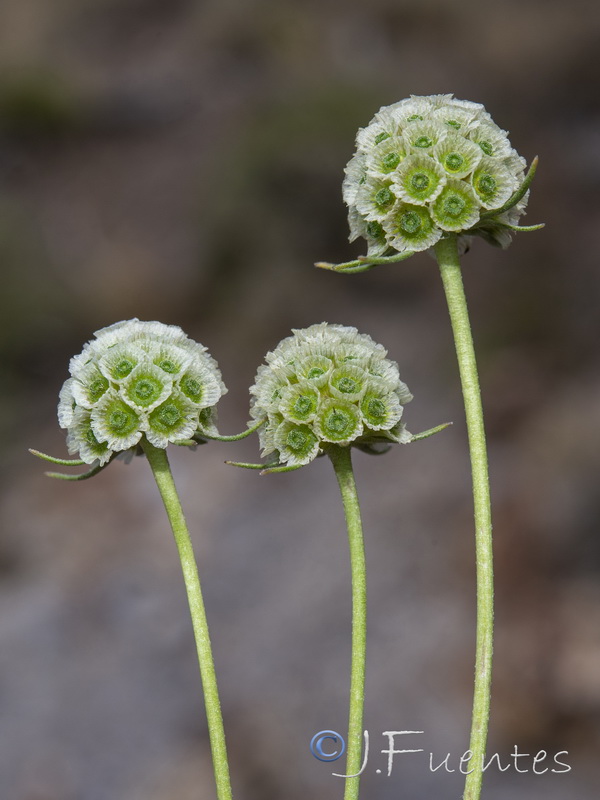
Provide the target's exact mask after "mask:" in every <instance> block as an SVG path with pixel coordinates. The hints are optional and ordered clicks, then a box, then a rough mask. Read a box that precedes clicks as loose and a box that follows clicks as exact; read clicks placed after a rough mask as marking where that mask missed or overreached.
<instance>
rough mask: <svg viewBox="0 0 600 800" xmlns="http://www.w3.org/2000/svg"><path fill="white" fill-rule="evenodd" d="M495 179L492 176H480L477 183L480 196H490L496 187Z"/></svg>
mask: <svg viewBox="0 0 600 800" xmlns="http://www.w3.org/2000/svg"><path fill="white" fill-rule="evenodd" d="M497 185H498V184H497V182H496V179H495V178H494V176H493V175H482V176H481V178H480V179H479V181H478V182H477V188H478V189H479V192H480V193H481V194H485V195H492V194H494V192H495V191H496V187H497Z"/></svg>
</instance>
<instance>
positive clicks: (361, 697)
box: [328, 446, 367, 800]
mask: <svg viewBox="0 0 600 800" xmlns="http://www.w3.org/2000/svg"><path fill="white" fill-rule="evenodd" d="M350 450H351V448H350V447H340V446H334V447H331V448H330V450H329V451H328V452H329V457H330V458H331V463H332V464H333V468H334V470H335V476H336V478H337V481H338V484H339V487H340V492H341V494H342V502H343V504H344V514H345V516H346V527H347V528H348V543H349V545H350V569H351V573H352V662H351V671H350V712H349V719H348V743H347V746H348V752H347V759H346V774H347V775H353V776H356V777H348V778H346V788H345V792H344V800H357V799H358V790H359V783H360V778H359V777H358V775H357V773H358V772H360V769H361V749H362V735H363V731H362V725H363V709H364V702H365V669H366V656H367V576H366V566H365V546H364V542H363V532H362V522H361V518H360V506H359V503H358V495H357V493H356V483H355V481H354V473H353V471H352V458H351V453H350Z"/></svg>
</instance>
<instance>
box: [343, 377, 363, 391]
mask: <svg viewBox="0 0 600 800" xmlns="http://www.w3.org/2000/svg"><path fill="white" fill-rule="evenodd" d="M337 388H338V389H339V390H340V392H343V393H344V394H355V393H356V392H358V391H360V386H359V385H358V383H357V382H356V381H355V380H354V378H349V377H348V376H344V377H343V378H341V379H340V380H339V382H338V385H337Z"/></svg>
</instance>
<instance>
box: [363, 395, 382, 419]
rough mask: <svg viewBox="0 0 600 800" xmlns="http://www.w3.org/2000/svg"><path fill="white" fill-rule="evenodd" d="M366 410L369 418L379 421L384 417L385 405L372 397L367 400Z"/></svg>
mask: <svg viewBox="0 0 600 800" xmlns="http://www.w3.org/2000/svg"><path fill="white" fill-rule="evenodd" d="M367 410H368V412H369V416H370V417H375V418H377V419H380V418H381V417H383V416H385V403H384V402H383V401H382V400H379V399H378V398H377V397H373V398H371V400H369V405H368V406H367Z"/></svg>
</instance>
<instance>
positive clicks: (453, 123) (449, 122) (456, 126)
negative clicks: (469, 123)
mask: <svg viewBox="0 0 600 800" xmlns="http://www.w3.org/2000/svg"><path fill="white" fill-rule="evenodd" d="M446 125H450V127H451V128H454V129H455V130H457V131H459V130H460V129H461V127H462V125H461V124H460V122H458V121H457V120H455V119H447V120H446Z"/></svg>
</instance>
